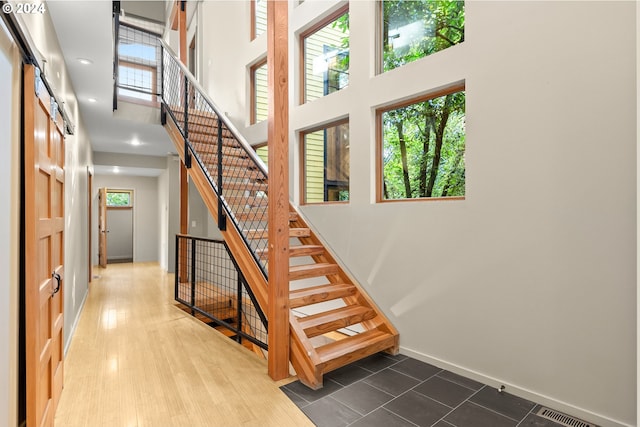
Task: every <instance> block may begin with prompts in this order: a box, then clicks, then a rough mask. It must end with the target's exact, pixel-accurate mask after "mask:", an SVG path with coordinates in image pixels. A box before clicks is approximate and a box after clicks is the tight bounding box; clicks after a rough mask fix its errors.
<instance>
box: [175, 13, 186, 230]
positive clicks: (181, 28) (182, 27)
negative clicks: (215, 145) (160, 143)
mask: <svg viewBox="0 0 640 427" xmlns="http://www.w3.org/2000/svg"><path fill="white" fill-rule="evenodd" d="M178 3H179V4H178V33H179V34H180V62H182V63H183V64H184V65H187V2H186V1H179V2H178ZM184 102H189V100H188V99H185V100H184ZM186 155H187V153H185V158H186ZM180 233H181V234H188V233H189V180H188V179H187V168H186V167H185V165H184V163H180Z"/></svg>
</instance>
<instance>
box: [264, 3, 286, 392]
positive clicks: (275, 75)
mask: <svg viewBox="0 0 640 427" xmlns="http://www.w3.org/2000/svg"><path fill="white" fill-rule="evenodd" d="M288 7H289V5H288V2H287V1H285V0H268V1H267V75H268V81H269V138H268V141H269V142H268V144H269V145H268V147H269V283H268V285H269V307H268V309H267V316H268V319H269V331H268V332H269V361H268V363H269V364H268V366H269V376H270V377H271V378H273V379H274V380H280V379H283V378H286V377H288V376H289V74H288V72H289V59H288V52H287V50H288V40H289V33H288Z"/></svg>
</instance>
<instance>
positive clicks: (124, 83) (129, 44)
mask: <svg viewBox="0 0 640 427" xmlns="http://www.w3.org/2000/svg"><path fill="white" fill-rule="evenodd" d="M158 40H159V36H158V35H157V34H154V33H151V32H149V31H146V30H141V29H138V28H133V27H129V26H127V25H126V24H124V23H122V24H121V25H120V32H119V38H118V95H122V96H127V97H130V98H135V99H138V100H142V101H151V102H155V100H156V95H157V93H158V92H159V90H160V88H161V81H160V79H161V73H158V69H159V67H160V64H161V63H162V50H161V47H160V42H159V41H158Z"/></svg>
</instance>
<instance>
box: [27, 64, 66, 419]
mask: <svg viewBox="0 0 640 427" xmlns="http://www.w3.org/2000/svg"><path fill="white" fill-rule="evenodd" d="M24 77H25V78H24V81H25V85H24V117H25V122H24V129H25V141H24V146H25V172H24V173H25V194H24V199H25V252H26V254H25V259H26V268H25V273H24V277H25V319H26V325H25V326H26V327H25V346H26V349H25V353H26V361H25V362H26V373H27V380H26V389H27V425H29V426H45V427H50V426H53V418H54V413H55V409H56V407H57V404H58V400H59V397H60V394H61V392H62V380H63V372H64V370H63V366H64V364H63V357H64V353H63V347H64V344H63V343H64V336H63V334H64V332H63V330H64V328H63V326H64V299H63V293H64V279H63V277H64V131H63V129H64V127H63V122H62V119H61V118H60V117H56V116H57V115H56V112H55V107H54V106H52V104H51V98H50V97H49V94H48V93H47V92H46V90H45V89H44V88H41V90H40V93H39V94H35V89H34V88H35V87H36V85H35V80H36V77H35V69H34V67H33V66H30V65H26V66H25V71H24ZM41 86H42V85H41Z"/></svg>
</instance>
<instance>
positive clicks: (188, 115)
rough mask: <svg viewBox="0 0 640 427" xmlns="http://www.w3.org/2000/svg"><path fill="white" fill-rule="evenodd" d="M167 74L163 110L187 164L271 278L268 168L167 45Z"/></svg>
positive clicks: (220, 225) (164, 61)
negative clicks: (203, 178)
mask: <svg viewBox="0 0 640 427" xmlns="http://www.w3.org/2000/svg"><path fill="white" fill-rule="evenodd" d="M163 73H164V76H163V84H162V87H163V94H162V98H163V108H164V111H165V113H166V114H168V115H169V116H170V117H171V119H172V120H173V121H174V122H175V124H176V126H177V127H178V129H179V131H180V133H181V134H182V137H183V138H184V153H185V159H184V160H185V164H186V165H187V167H189V166H190V164H191V162H192V161H195V162H197V163H198V165H199V166H200V167H201V168H202V170H203V171H204V173H205V175H206V177H207V180H208V181H209V183H210V184H211V188H212V189H213V190H214V192H215V193H216V195H217V196H218V200H219V204H218V214H219V215H218V216H219V218H218V224H219V227H221V228H222V229H224V227H225V225H224V223H225V222H226V220H227V219H228V220H230V221H233V223H234V224H235V226H236V228H237V229H238V231H239V232H240V233H241V235H242V238H243V240H244V242H245V244H246V245H247V247H248V248H249V250H250V251H251V253H252V255H253V257H254V259H255V261H256V262H257V264H258V265H259V266H260V268H261V270H262V272H263V273H264V275H265V277H267V260H266V259H265V258H264V257H261V256H259V255H258V254H261V253H265V252H266V251H267V249H268V246H267V238H266V234H267V226H268V206H267V194H268V182H267V181H268V180H267V169H266V166H265V165H264V163H263V162H262V160H261V159H260V158H259V157H258V156H257V154H256V153H255V151H254V150H253V149H252V148H251V146H250V145H249V144H248V143H247V142H246V141H245V140H244V139H242V137H241V136H240V134H239V133H238V132H237V130H236V129H235V127H234V126H233V125H232V124H231V122H230V121H229V119H228V118H227V117H225V116H224V115H222V114H220V110H219V109H218V108H217V107H216V105H215V104H214V103H213V102H212V101H211V100H210V99H209V98H208V97H207V95H206V94H205V93H204V91H203V89H202V88H201V87H200V85H199V84H198V83H197V82H196V80H195V78H194V77H193V75H191V73H189V71H188V70H187V69H186V68H185V67H184V65H183V64H181V63H180V62H179V60H178V59H177V58H176V56H175V55H174V54H172V53H171V51H170V49H169V48H168V47H167V46H166V45H164V55H163ZM221 214H223V215H222V216H221Z"/></svg>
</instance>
